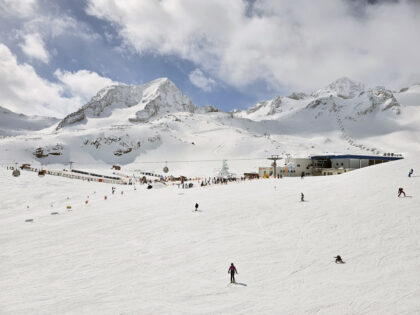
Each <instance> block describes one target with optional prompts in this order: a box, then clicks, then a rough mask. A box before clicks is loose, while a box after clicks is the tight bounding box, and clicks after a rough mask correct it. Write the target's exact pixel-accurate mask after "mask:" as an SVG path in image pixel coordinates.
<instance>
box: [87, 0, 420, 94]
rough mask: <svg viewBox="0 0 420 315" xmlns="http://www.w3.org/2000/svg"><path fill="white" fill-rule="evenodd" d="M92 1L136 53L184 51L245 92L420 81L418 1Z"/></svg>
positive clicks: (183, 55)
mask: <svg viewBox="0 0 420 315" xmlns="http://www.w3.org/2000/svg"><path fill="white" fill-rule="evenodd" d="M247 3H248V2H247V1H243V0H229V1H225V0H212V1H196V0H161V1H149V0H136V1H134V0H131V1H130V0H127V1H116V0H89V3H88V8H87V12H88V13H89V14H91V15H94V16H96V17H98V18H101V19H106V20H108V21H110V22H112V23H113V24H114V25H116V26H117V29H119V31H120V35H121V36H122V37H123V38H124V39H125V41H126V42H127V43H128V44H131V46H132V47H134V48H135V49H136V50H137V51H138V52H140V53H144V52H152V53H159V54H168V55H176V56H179V57H181V58H183V59H187V60H190V61H192V62H193V63H195V64H196V65H197V67H199V68H200V69H203V71H205V72H206V73H209V74H210V75H211V76H212V77H214V78H217V79H218V80H223V81H225V82H227V83H229V84H232V85H234V86H237V87H244V86H247V85H249V84H252V83H253V82H255V81H257V80H264V81H266V82H267V84H268V85H269V86H271V87H273V88H279V87H283V88H284V87H286V88H288V89H302V90H312V89H316V88H319V87H320V86H322V85H325V84H327V83H329V82H331V81H333V80H335V79H336V78H338V77H341V76H344V75H346V76H349V77H351V78H353V79H356V80H360V81H363V82H366V83H367V84H368V85H369V84H381V85H387V86H391V87H392V86H395V85H406V84H409V83H411V82H410V81H409V80H411V81H418V80H419V79H420V70H419V69H420V58H418V56H419V55H420V42H419V41H417V40H416V39H417V38H418V30H419V29H420V19H419V16H420V7H419V5H418V4H416V3H415V2H412V1H404V0H402V1H399V2H391V1H386V2H378V3H377V4H375V5H368V4H365V5H358V6H357V10H356V9H355V5H354V4H352V3H353V2H350V1H344V0H325V1H307V0H295V1H290V0H278V1H271V0H256V1H253V5H252V8H251V9H250V8H249V7H248V6H247Z"/></svg>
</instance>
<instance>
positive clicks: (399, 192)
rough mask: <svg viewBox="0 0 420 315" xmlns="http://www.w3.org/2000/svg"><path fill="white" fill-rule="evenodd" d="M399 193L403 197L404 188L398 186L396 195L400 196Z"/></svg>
mask: <svg viewBox="0 0 420 315" xmlns="http://www.w3.org/2000/svg"><path fill="white" fill-rule="evenodd" d="M401 194H404V197H405V192H404V190H403V189H402V188H401V187H400V188H398V197H399V196H401Z"/></svg>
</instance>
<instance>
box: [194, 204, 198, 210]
mask: <svg viewBox="0 0 420 315" xmlns="http://www.w3.org/2000/svg"><path fill="white" fill-rule="evenodd" d="M195 211H198V203H196V204H195Z"/></svg>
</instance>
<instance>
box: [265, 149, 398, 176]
mask: <svg viewBox="0 0 420 315" xmlns="http://www.w3.org/2000/svg"><path fill="white" fill-rule="evenodd" d="M402 158H403V157H402V156H400V155H394V156H369V155H352V154H344V155H314V156H310V157H308V158H293V157H288V158H286V159H285V161H284V165H283V166H278V167H277V168H276V174H278V176H302V175H305V176H307V175H313V176H325V175H338V174H342V173H346V172H349V171H352V170H355V169H358V168H362V167H366V166H371V165H376V164H381V163H386V162H389V161H395V160H400V159H402ZM279 164H281V163H279ZM273 173H274V170H273V167H260V168H259V175H260V177H264V174H267V175H268V176H272V175H273ZM267 175H266V176H267Z"/></svg>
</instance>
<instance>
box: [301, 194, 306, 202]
mask: <svg viewBox="0 0 420 315" xmlns="http://www.w3.org/2000/svg"><path fill="white" fill-rule="evenodd" d="M303 198H305V196H304V195H303V193H300V201H305V200H304V199H303Z"/></svg>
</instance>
